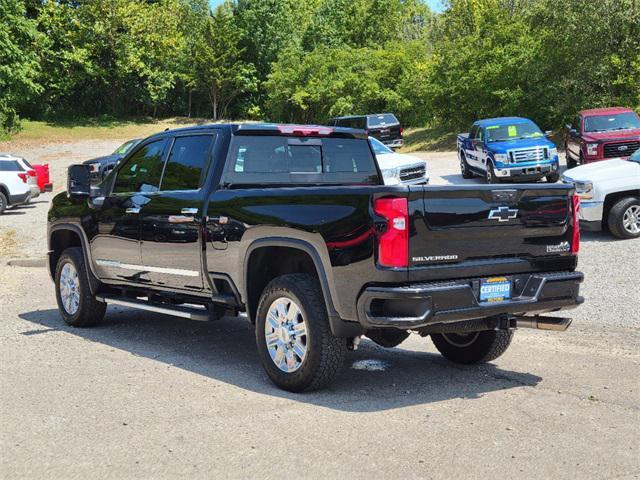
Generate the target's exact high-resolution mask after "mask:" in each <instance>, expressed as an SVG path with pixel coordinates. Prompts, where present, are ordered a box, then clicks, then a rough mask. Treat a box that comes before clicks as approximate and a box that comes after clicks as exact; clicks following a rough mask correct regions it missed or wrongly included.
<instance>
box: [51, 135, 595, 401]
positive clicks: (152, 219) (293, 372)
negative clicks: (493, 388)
mask: <svg viewBox="0 0 640 480" xmlns="http://www.w3.org/2000/svg"><path fill="white" fill-rule="evenodd" d="M576 198H577V197H575V196H574V193H573V188H572V187H571V186H567V185H564V184H549V185H547V184H545V185H509V186H508V187H506V186H505V187H498V186H495V185H473V186H466V185H465V186H422V185H421V186H384V185H383V184H382V180H381V175H380V172H379V169H378V167H377V165H376V162H375V157H374V154H373V152H372V151H371V147H370V144H369V142H368V141H367V137H366V133H365V132H364V131H362V130H353V129H348V128H339V127H337V128H330V127H310V126H293V125H210V126H201V127H194V128H187V129H180V130H172V131H166V132H162V133H160V134H157V135H154V136H151V137H149V138H147V139H145V140H143V141H142V142H140V144H139V145H137V146H136V147H135V148H134V149H133V150H132V151H131V152H129V153H128V154H127V156H126V157H125V158H124V159H123V160H122V161H121V162H120V163H119V164H118V166H117V167H116V168H115V169H114V171H113V172H111V173H110V174H109V175H108V176H107V177H106V178H105V180H104V181H103V182H102V183H101V184H100V185H98V186H97V187H95V186H94V187H91V186H90V179H89V172H88V171H87V168H86V166H82V165H74V166H72V167H70V169H69V181H68V189H67V192H66V193H61V194H59V195H57V196H56V197H55V198H54V200H53V203H52V206H51V209H50V211H49V218H48V239H49V267H50V272H51V276H52V278H53V279H54V281H55V287H56V297H57V300H58V307H59V310H60V313H61V315H62V317H63V319H64V320H65V322H66V323H68V324H69V325H71V326H75V327H87V326H91V325H94V324H96V323H98V322H100V321H101V320H102V318H103V316H104V314H105V310H106V306H107V305H108V304H115V305H121V306H127V307H132V308H138V309H143V310H148V311H152V312H158V313H163V314H169V315H174V316H177V317H184V318H190V319H194V320H208V319H214V318H216V317H219V316H222V315H226V314H240V312H244V313H243V315H246V316H247V317H248V319H249V320H250V321H251V322H253V323H254V324H255V333H256V344H257V349H258V353H259V357H260V360H261V362H262V364H263V366H264V368H265V370H266V372H267V374H268V375H269V377H270V378H271V379H272V380H273V381H274V382H275V383H276V384H277V385H278V386H280V387H281V388H284V389H287V390H291V391H303V390H311V389H315V388H320V387H322V386H324V385H326V384H327V383H328V382H329V381H331V380H332V379H333V378H334V376H335V375H336V373H337V372H338V371H339V369H340V367H341V365H342V363H343V360H344V357H345V355H346V352H347V350H349V349H353V348H356V347H357V345H358V343H359V340H360V338H361V336H362V335H366V336H367V337H369V338H370V339H372V340H373V341H375V342H376V343H378V344H380V345H383V346H386V347H393V346H396V345H398V344H399V343H400V342H402V341H403V340H404V339H405V338H406V337H407V336H408V335H409V332H410V331H414V332H417V333H419V334H420V335H422V336H425V337H426V336H431V338H432V340H433V342H434V343H435V346H436V347H437V348H438V350H439V351H440V352H441V353H442V354H443V355H444V356H445V357H446V358H448V359H450V360H452V361H455V362H460V363H467V364H468V363H478V362H486V361H490V360H493V359H495V358H497V357H498V356H499V355H501V354H502V353H503V352H504V351H505V350H506V349H507V347H508V345H509V343H510V341H511V338H512V335H513V331H514V329H515V328H516V327H530V328H541V329H549V330H565V329H566V328H567V326H568V324H569V322H570V320H569V319H567V318H561V317H555V316H540V315H538V314H540V313H542V312H556V311H558V310H561V309H566V308H571V307H575V306H577V305H579V304H580V303H581V302H582V298H581V297H580V296H579V294H578V289H579V284H580V282H581V281H582V279H583V276H582V274H581V273H579V272H576V271H575V269H576V265H577V251H578V247H579V230H578V224H577V217H576V212H577V208H578V204H577V202H576V200H575V199H576Z"/></svg>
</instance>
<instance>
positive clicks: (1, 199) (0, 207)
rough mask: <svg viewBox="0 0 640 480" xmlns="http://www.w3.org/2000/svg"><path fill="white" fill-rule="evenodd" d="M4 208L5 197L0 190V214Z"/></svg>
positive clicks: (5, 205)
mask: <svg viewBox="0 0 640 480" xmlns="http://www.w3.org/2000/svg"><path fill="white" fill-rule="evenodd" d="M6 209H7V197H5V196H4V193H2V192H0V215H2V214H3V213H4V211H5V210H6Z"/></svg>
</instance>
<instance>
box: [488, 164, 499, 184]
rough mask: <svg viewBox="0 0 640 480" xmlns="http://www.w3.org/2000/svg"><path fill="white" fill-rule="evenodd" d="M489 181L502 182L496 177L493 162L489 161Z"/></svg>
mask: <svg viewBox="0 0 640 480" xmlns="http://www.w3.org/2000/svg"><path fill="white" fill-rule="evenodd" d="M486 180H487V183H500V180H499V179H498V178H497V177H496V171H495V170H494V168H493V163H491V162H487V173H486Z"/></svg>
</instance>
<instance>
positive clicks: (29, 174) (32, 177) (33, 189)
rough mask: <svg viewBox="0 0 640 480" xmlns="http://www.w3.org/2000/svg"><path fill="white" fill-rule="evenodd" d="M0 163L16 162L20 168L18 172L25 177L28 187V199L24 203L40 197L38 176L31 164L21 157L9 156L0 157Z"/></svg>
mask: <svg viewBox="0 0 640 480" xmlns="http://www.w3.org/2000/svg"><path fill="white" fill-rule="evenodd" d="M0 162H16V163H17V164H18V165H19V167H20V172H22V173H23V174H24V175H25V178H26V183H27V185H28V186H29V191H30V194H29V198H27V200H26V201H25V202H24V203H29V202H30V201H31V200H33V199H34V198H37V197H39V196H40V187H39V186H38V176H37V173H36V171H35V170H34V169H33V167H32V166H31V164H30V163H29V162H28V161H27V160H25V159H24V158H22V157H18V156H15V155H11V154H6V153H4V154H2V155H0Z"/></svg>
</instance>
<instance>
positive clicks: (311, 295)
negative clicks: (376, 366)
mask: <svg viewBox="0 0 640 480" xmlns="http://www.w3.org/2000/svg"><path fill="white" fill-rule="evenodd" d="M256 344H257V347H258V354H259V356H260V361H261V363H262V366H263V367H264V369H265V370H266V372H267V375H269V378H270V379H271V380H272V381H273V383H275V384H276V385H277V386H278V387H280V388H282V389H284V390H289V391H291V392H303V391H309V390H316V389H319V388H322V387H324V386H325V385H327V384H329V383H330V382H331V381H332V380H333V379H334V378H335V377H336V375H337V374H338V372H339V371H340V368H341V367H342V363H343V362H344V357H345V355H346V351H347V341H346V339H345V338H338V337H335V336H334V335H333V334H332V333H331V328H330V327H329V319H328V317H327V311H326V306H325V303H324V298H323V295H322V290H321V288H320V284H319V283H318V281H317V280H316V279H315V278H313V277H311V276H310V275H306V274H293V275H282V276H280V277H277V278H275V279H273V280H272V281H271V282H270V283H269V284H268V285H267V287H266V288H265V289H264V291H263V293H262V296H261V298H260V303H259V305H258V312H257V315H256Z"/></svg>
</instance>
